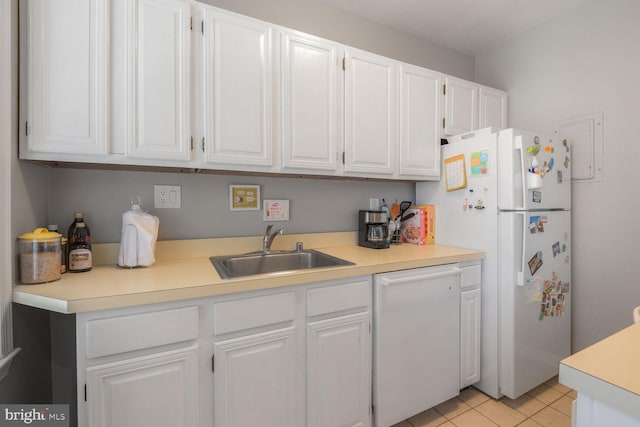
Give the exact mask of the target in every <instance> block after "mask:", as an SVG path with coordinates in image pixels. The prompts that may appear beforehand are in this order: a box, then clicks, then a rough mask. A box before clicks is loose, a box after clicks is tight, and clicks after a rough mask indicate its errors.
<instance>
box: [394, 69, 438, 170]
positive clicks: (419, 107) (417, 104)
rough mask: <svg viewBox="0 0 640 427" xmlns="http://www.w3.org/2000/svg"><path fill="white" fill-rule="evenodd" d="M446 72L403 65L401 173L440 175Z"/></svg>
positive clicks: (401, 79)
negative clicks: (443, 93)
mask: <svg viewBox="0 0 640 427" xmlns="http://www.w3.org/2000/svg"><path fill="white" fill-rule="evenodd" d="M442 81H443V75H442V74H441V73H437V72H435V71H431V70H427V69H425V68H420V67H415V66H412V65H408V64H402V65H401V66H400V150H399V151H400V176H403V177H413V178H417V179H421V178H439V177H440V117H442V97H441V95H440V93H441V92H440V88H441V87H442Z"/></svg>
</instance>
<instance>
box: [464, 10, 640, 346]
mask: <svg viewBox="0 0 640 427" xmlns="http://www.w3.org/2000/svg"><path fill="white" fill-rule="evenodd" d="M639 19H640V2H638V1H636V0H610V1H606V2H604V1H598V2H592V3H591V4H589V5H587V6H584V7H582V8H580V9H578V10H575V11H573V12H572V13H570V14H567V15H564V16H561V17H558V18H557V19H556V20H555V21H553V22H551V23H549V24H547V25H544V26H541V27H539V28H536V29H535V30H533V31H530V32H529V33H527V34H524V35H522V36H520V37H517V38H515V39H512V40H510V41H509V42H508V43H505V44H504V45H502V46H500V47H499V48H497V49H495V50H494V51H492V52H489V53H487V54H485V55H480V56H478V57H477V58H476V76H477V79H478V80H479V81H480V82H481V83H485V84H487V85H490V86H496V87H500V88H503V89H505V90H507V91H508V92H509V110H510V112H509V113H510V122H511V125H512V126H514V127H518V128H524V129H531V130H536V131H538V132H545V133H550V132H552V131H553V123H555V122H558V121H561V120H565V119H568V118H571V117H576V116H580V115H584V114H589V113H593V112H598V111H602V112H603V113H604V179H603V180H602V181H600V182H591V183H574V185H573V200H572V202H573V239H572V240H573V280H572V282H573V283H572V290H573V316H572V320H573V348H574V350H579V349H582V348H583V347H585V346H588V345H590V344H592V343H594V342H596V341H598V340H600V339H602V338H604V337H606V336H608V335H610V334H611V333H613V332H615V331H618V330H620V329H622V328H624V327H626V326H628V325H629V324H631V321H632V318H631V311H632V308H633V307H635V306H636V305H639V304H640V281H638V276H637V272H636V271H635V269H636V267H637V265H638V252H637V247H638V242H640V226H638V220H637V213H638V212H639V211H640V200H639V199H638V197H637V193H638V192H637V188H636V187H637V185H636V183H637V178H636V176H635V171H636V170H637V162H638V159H639V158H640V141H639V139H640V137H639V135H640V120H638V117H640V104H639V101H638V94H640V78H639V76H640V49H638V40H640V26H638V20H639Z"/></svg>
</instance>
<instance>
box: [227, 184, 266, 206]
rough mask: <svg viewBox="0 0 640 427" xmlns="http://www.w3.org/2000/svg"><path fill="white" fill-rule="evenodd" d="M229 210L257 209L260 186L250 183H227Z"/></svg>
mask: <svg viewBox="0 0 640 427" xmlns="http://www.w3.org/2000/svg"><path fill="white" fill-rule="evenodd" d="M229 210H232V211H259V210H260V186H259V185H251V184H240V185H235V184H231V185H229Z"/></svg>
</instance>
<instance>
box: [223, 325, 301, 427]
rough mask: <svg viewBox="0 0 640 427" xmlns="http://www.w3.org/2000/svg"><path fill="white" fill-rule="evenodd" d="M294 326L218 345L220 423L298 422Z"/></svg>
mask: <svg viewBox="0 0 640 427" xmlns="http://www.w3.org/2000/svg"><path fill="white" fill-rule="evenodd" d="M295 354H296V348H295V331H294V328H293V327H288V328H284V329H277V330H275V331H269V332H262V333H258V334H253V335H248V336H243V337H240V338H235V339H230V340H226V341H220V342H218V343H216V344H214V356H215V362H214V363H215V369H214V381H213V389H214V413H215V424H214V425H216V426H230V427H231V426H238V427H239V426H247V427H248V426H258V425H260V426H274V427H275V426H282V427H286V426H291V427H295V426H296V422H295V404H296V400H297V399H296V393H295V373H296V363H295Z"/></svg>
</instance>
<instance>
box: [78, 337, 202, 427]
mask: <svg viewBox="0 0 640 427" xmlns="http://www.w3.org/2000/svg"><path fill="white" fill-rule="evenodd" d="M197 365H198V363H197V349H196V347H190V348H188V349H184V350H176V351H170V352H165V353H159V354H154V355H150V356H144V357H140V358H136V359H130V360H124V361H121V362H115V363H110V364H107V365H99V366H95V367H90V368H87V408H88V416H89V423H90V425H91V426H94V427H139V426H154V427H192V426H193V427H195V426H197V424H198V421H197V415H196V414H197V407H198V398H197Z"/></svg>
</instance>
